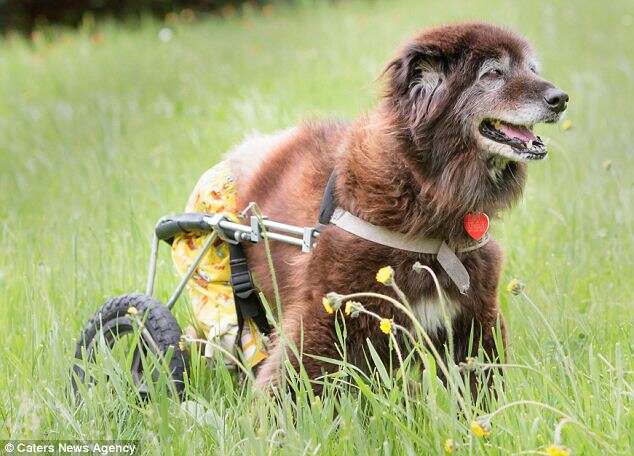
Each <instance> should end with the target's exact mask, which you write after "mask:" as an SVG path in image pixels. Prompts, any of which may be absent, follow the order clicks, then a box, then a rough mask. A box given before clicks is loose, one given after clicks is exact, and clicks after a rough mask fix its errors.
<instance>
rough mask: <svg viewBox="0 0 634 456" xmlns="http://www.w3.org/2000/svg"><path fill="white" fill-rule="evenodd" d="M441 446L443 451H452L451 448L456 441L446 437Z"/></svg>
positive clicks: (454, 447) (454, 445)
mask: <svg viewBox="0 0 634 456" xmlns="http://www.w3.org/2000/svg"><path fill="white" fill-rule="evenodd" d="M442 447H443V448H444V449H445V453H447V454H449V453H453V450H455V449H456V442H454V441H453V439H447V440H445V443H444V445H443V446H442Z"/></svg>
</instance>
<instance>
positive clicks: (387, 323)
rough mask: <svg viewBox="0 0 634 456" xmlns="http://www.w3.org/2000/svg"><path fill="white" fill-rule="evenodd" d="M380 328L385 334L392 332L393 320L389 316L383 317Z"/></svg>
mask: <svg viewBox="0 0 634 456" xmlns="http://www.w3.org/2000/svg"><path fill="white" fill-rule="evenodd" d="M379 328H381V331H383V332H384V333H385V334H390V333H391V332H392V320H390V319H388V318H381V323H379Z"/></svg>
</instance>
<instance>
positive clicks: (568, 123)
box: [561, 119, 572, 131]
mask: <svg viewBox="0 0 634 456" xmlns="http://www.w3.org/2000/svg"><path fill="white" fill-rule="evenodd" d="M571 128H572V120H570V119H566V120H564V121H563V122H562V123H561V129H562V130H563V131H567V130H570V129H571Z"/></svg>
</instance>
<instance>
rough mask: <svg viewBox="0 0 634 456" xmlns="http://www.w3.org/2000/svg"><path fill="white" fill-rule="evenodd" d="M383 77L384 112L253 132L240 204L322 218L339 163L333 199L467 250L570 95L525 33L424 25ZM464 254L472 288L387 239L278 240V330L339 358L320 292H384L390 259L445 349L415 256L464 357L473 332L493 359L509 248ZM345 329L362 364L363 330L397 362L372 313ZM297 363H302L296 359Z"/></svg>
mask: <svg viewBox="0 0 634 456" xmlns="http://www.w3.org/2000/svg"><path fill="white" fill-rule="evenodd" d="M385 77H386V79H387V90H386V92H385V94H384V96H383V97H382V99H381V101H380V103H379V105H378V107H377V108H376V109H375V110H374V111H372V112H370V113H369V114H367V115H365V116H362V117H361V118H359V119H358V120H357V121H356V122H354V123H344V122H314V123H305V124H303V125H301V126H299V127H297V128H294V129H291V130H287V131H284V132H282V133H279V134H276V135H273V136H260V137H254V138H251V139H250V140H248V141H246V142H245V143H244V144H242V145H241V146H238V147H237V148H236V149H234V151H233V152H232V153H230V159H231V160H232V166H233V168H234V172H235V173H236V176H237V179H238V189H239V198H240V200H241V201H240V202H241V204H242V205H246V204H247V203H248V202H250V201H255V202H257V204H258V205H259V206H260V208H261V209H262V211H263V213H265V214H266V215H267V216H269V217H270V218H272V219H274V220H279V221H284V222H287V223H292V224H295V225H304V226H311V225H314V224H315V222H316V220H317V216H318V212H319V206H320V201H321V198H322V194H323V192H324V187H325V186H326V182H327V180H328V178H329V176H330V174H331V172H332V171H333V170H335V171H336V175H337V180H336V186H335V194H336V198H337V201H338V204H339V206H341V207H342V208H343V209H345V210H347V211H349V212H350V213H352V214H354V215H355V216H357V217H359V218H361V219H363V220H365V221H367V222H370V223H372V224H374V225H379V226H382V227H386V228H388V229H389V230H392V231H394V232H398V233H403V235H410V236H416V237H420V238H435V239H442V240H444V241H445V242H446V243H447V244H448V245H449V246H456V245H461V244H462V243H464V242H466V241H467V240H468V236H467V233H466V232H465V228H464V225H463V220H464V217H465V215H466V214H468V213H478V212H484V213H486V214H488V216H489V217H494V216H495V215H496V214H497V213H498V212H499V211H500V210H502V209H507V208H509V207H510V206H512V205H513V203H515V202H516V201H517V200H518V198H520V196H521V194H522V189H523V187H524V181H525V174H526V164H525V162H527V161H529V160H539V159H542V158H544V157H545V156H546V149H545V146H544V145H543V143H542V142H541V140H540V139H539V138H538V137H536V136H535V135H534V134H533V133H532V131H531V130H532V127H533V125H534V124H536V123H540V122H555V121H557V120H558V119H559V117H560V116H561V113H562V112H563V111H564V110H565V109H566V103H567V101H568V96H567V95H566V94H565V93H564V92H562V91H561V90H559V89H557V88H556V87H555V86H553V84H551V83H550V82H548V81H546V80H544V79H543V78H541V77H540V76H539V74H538V70H537V63H536V61H535V57H534V55H533V52H532V50H531V48H530V46H529V44H528V43H527V42H526V41H525V40H524V39H522V38H520V37H519V36H517V35H516V34H514V33H512V32H510V31H508V30H505V29H502V28H499V27H496V26H493V25H488V24H481V23H467V24H459V25H449V26H444V27H439V28H434V29H431V30H427V31H424V32H422V33H421V34H419V35H417V36H415V37H414V38H413V39H412V40H410V41H409V42H407V43H406V44H405V46H404V47H403V48H402V49H401V50H400V52H399V53H398V54H397V55H396V57H395V58H394V60H392V61H391V62H390V63H389V64H388V65H387V68H386V70H385ZM247 254H248V260H249V265H250V267H251V269H252V271H253V273H254V275H255V277H256V281H257V283H258V284H259V286H260V287H261V289H262V290H263V291H264V293H265V294H266V296H267V297H268V298H269V300H270V302H274V300H273V293H272V285H271V280H270V274H269V271H268V267H267V263H266V259H265V256H264V252H263V249H262V248H261V246H251V247H249V248H248V250H247ZM458 257H459V258H460V260H461V262H462V264H463V265H464V267H465V268H466V270H467V271H468V273H469V276H470V279H471V284H470V288H469V290H468V292H467V293H466V294H462V293H460V292H459V290H458V288H457V287H456V285H455V284H454V282H452V281H451V280H450V277H449V276H448V275H447V273H446V272H445V270H444V269H443V268H441V267H440V265H439V263H438V262H437V261H436V257H435V256H434V255H428V254H419V253H413V252H408V251H404V250H399V249H395V248H392V247H387V246H385V245H381V244H378V243H374V242H371V241H368V240H365V239H362V238H360V237H357V236H355V235H353V234H350V233H348V232H346V231H344V230H342V229H340V228H339V227H337V226H334V225H328V226H327V228H326V229H325V230H323V232H322V233H321V236H320V237H319V240H318V243H317V245H316V247H315V249H314V251H313V252H312V253H310V254H303V253H300V252H299V251H298V250H297V249H296V248H295V247H291V246H288V245H281V244H275V245H274V246H273V260H274V264H275V270H276V273H277V279H278V283H279V285H280V291H281V297H282V304H283V315H282V319H281V322H282V327H283V329H284V331H285V333H286V335H287V337H289V338H290V339H291V340H292V341H294V342H295V344H296V345H297V346H298V347H299V348H300V350H301V351H302V353H304V354H315V355H320V356H323V357H330V358H338V357H339V356H340V355H339V353H338V351H337V349H336V346H335V344H336V334H335V326H334V317H333V315H330V314H328V313H326V312H325V311H324V308H323V306H322V297H323V296H324V295H326V294H327V293H328V292H331V291H335V292H338V293H341V294H348V293H353V292H360V291H376V292H380V293H389V292H391V289H390V288H389V287H385V286H383V285H380V284H379V283H377V282H376V280H375V274H376V272H377V270H378V269H379V268H381V267H382V266H385V265H391V266H392V267H393V268H394V270H395V280H396V282H397V283H398V284H399V285H400V286H401V288H402V289H403V291H404V293H405V294H406V296H407V298H408V300H409V302H410V303H412V305H413V306H414V309H415V311H416V313H417V315H418V317H419V318H420V321H421V323H422V324H423V325H424V327H425V328H426V330H427V332H428V333H429V334H430V335H431V336H432V338H433V340H434V343H435V344H437V346H438V347H439V348H440V347H442V344H443V343H445V342H446V337H447V336H446V332H445V328H444V326H443V323H442V320H441V315H442V314H441V311H440V308H439V303H438V301H437V294H436V289H435V287H434V283H433V281H432V278H431V277H430V276H429V275H428V274H418V273H416V272H414V271H413V270H412V265H413V264H414V263H415V262H416V261H420V262H421V263H422V264H426V265H428V266H430V267H431V268H432V269H433V270H434V271H435V273H436V274H437V276H438V278H439V281H440V284H441V286H442V289H443V292H444V294H445V297H446V302H447V303H448V310H449V314H450V318H451V324H452V326H453V333H454V343H455V356H456V361H457V362H459V361H462V360H464V359H465V357H467V356H469V350H470V348H469V337H470V333H471V331H472V328H473V336H474V350H477V348H478V346H481V347H482V349H483V351H484V353H485V354H486V355H487V356H488V358H489V359H490V360H493V361H494V360H497V359H498V358H499V354H498V353H497V351H496V350H497V349H496V346H495V343H494V338H493V334H494V329H495V328H496V325H499V326H500V327H501V330H502V332H503V334H504V338H506V336H505V328H504V321H503V319H502V316H501V315H500V311H499V307H498V300H497V291H498V281H499V277H500V267H501V262H502V250H501V248H500V247H499V245H498V244H497V243H496V242H494V241H492V240H491V241H490V242H488V244H486V245H485V246H483V247H481V248H478V249H476V250H473V251H470V252H466V253H459V254H458ZM363 305H364V306H365V307H366V308H368V309H370V310H372V311H373V312H376V313H377V314H379V315H381V316H384V317H387V318H393V319H394V321H395V322H397V323H399V324H401V325H403V326H405V327H411V324H410V322H409V320H408V319H407V318H405V316H404V315H403V314H402V313H401V312H399V311H397V310H396V309H395V308H394V307H393V306H391V305H390V304H388V303H386V302H384V301H379V300H371V299H366V300H364V301H363ZM347 328H348V340H347V344H348V346H347V353H348V357H349V359H350V360H351V361H352V362H355V363H357V364H359V365H363V364H364V363H365V361H364V360H365V355H364V346H365V345H366V342H365V340H366V338H370V339H371V341H372V343H373V344H374V346H375V347H376V348H377V350H378V351H379V353H380V354H381V355H382V356H383V357H386V358H387V357H389V356H390V355H389V350H388V338H387V337H386V336H385V334H383V333H381V332H380V331H379V330H378V324H377V321H376V320H375V319H371V318H366V317H364V316H363V315H361V316H359V317H358V318H355V319H349V321H348V322H347ZM440 351H443V350H440ZM283 355H284V353H282V349H280V347H279V346H274V347H273V349H272V352H271V355H270V357H269V358H268V359H267V360H266V361H265V362H264V363H263V365H262V366H261V368H260V369H259V372H258V374H257V380H258V383H259V384H260V385H263V386H265V385H268V384H270V383H271V382H272V383H275V382H276V381H277V380H278V379H279V376H280V375H281V373H282V372H281V370H282V369H281V361H282V360H283ZM290 359H291V362H292V363H293V364H294V365H295V367H299V364H300V362H299V361H298V360H297V359H296V358H295V357H294V356H293V355H290ZM301 363H302V365H303V367H304V368H305V369H306V372H307V373H308V375H309V377H310V378H316V377H318V376H320V375H322V374H323V373H326V372H330V371H332V370H334V369H335V366H334V365H331V364H328V363H323V362H319V361H317V360H315V359H314V358H311V357H309V356H303V357H302V361H301ZM316 389H317V390H319V387H316Z"/></svg>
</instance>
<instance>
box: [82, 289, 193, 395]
mask: <svg viewBox="0 0 634 456" xmlns="http://www.w3.org/2000/svg"><path fill="white" fill-rule="evenodd" d="M130 307H134V308H136V310H137V311H138V314H137V318H138V319H139V320H140V321H142V322H143V327H144V328H145V329H146V330H147V331H148V332H149V334H150V336H151V337H152V339H153V340H154V342H155V343H156V346H157V347H158V350H159V351H160V353H161V355H165V354H166V353H167V351H168V350H169V349H170V348H172V349H173V354H172V357H171V359H170V363H169V369H170V372H171V377H172V381H173V384H174V388H175V390H176V393H177V395H178V396H179V398H180V399H182V397H183V393H184V390H185V383H184V381H183V379H184V375H185V372H186V371H187V370H188V368H189V355H188V353H187V352H186V351H181V349H180V347H179V341H180V338H181V328H180V326H178V323H177V322H176V319H175V318H174V315H172V313H171V312H170V310H169V309H168V308H167V307H165V306H164V305H162V304H161V303H160V302H159V301H157V300H156V299H154V298H153V297H151V296H147V295H144V294H140V293H132V294H127V295H123V296H118V297H116V298H111V299H109V300H108V301H106V303H105V304H104V305H103V306H102V307H101V309H99V310H98V311H97V313H95V315H94V316H93V317H92V318H91V319H90V320H89V321H88V323H86V326H85V327H84V330H83V331H82V333H81V335H80V337H79V340H78V341H77V348H76V350H75V358H76V359H79V360H81V359H82V356H83V355H84V354H86V356H87V357H89V360H90V361H93V360H94V353H93V350H92V346H93V345H92V344H93V343H95V342H96V340H97V337H96V336H97V334H98V333H100V332H101V333H103V335H104V339H105V340H106V342H107V343H108V344H109V345H110V346H112V345H113V344H114V342H115V341H116V338H117V337H119V335H122V334H129V333H130V332H131V328H132V327H133V323H132V320H131V319H130V316H129V315H128V309H129V308H130ZM140 345H141V344H140ZM144 345H146V346H147V344H144ZM73 372H74V375H73V378H72V384H73V390H74V392H75V395H76V396H77V395H78V388H77V384H76V381H77V380H79V381H80V382H85V380H86V379H85V376H86V374H85V372H84V370H83V368H82V367H81V366H80V365H79V364H78V363H75V364H74V365H73ZM141 396H144V394H143V393H141Z"/></svg>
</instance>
